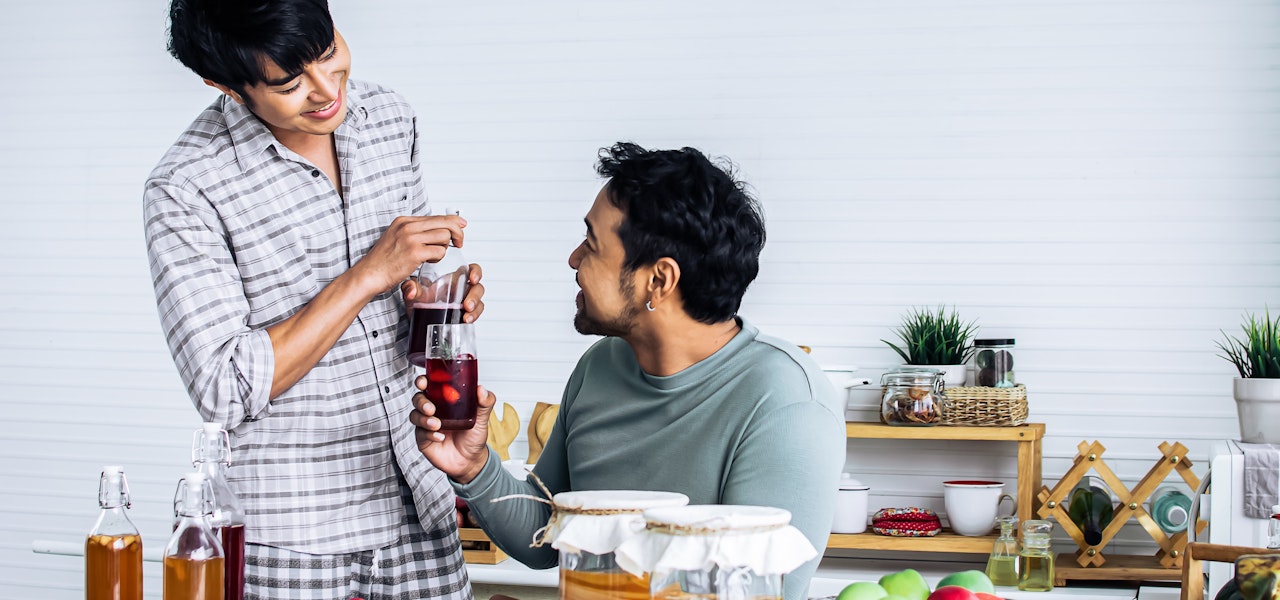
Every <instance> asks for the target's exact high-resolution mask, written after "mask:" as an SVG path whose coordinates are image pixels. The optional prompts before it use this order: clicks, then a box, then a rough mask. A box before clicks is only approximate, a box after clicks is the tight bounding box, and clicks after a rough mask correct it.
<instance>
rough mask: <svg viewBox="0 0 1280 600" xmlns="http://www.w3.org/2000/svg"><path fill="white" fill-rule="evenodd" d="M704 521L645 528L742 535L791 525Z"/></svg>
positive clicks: (691, 533)
mask: <svg viewBox="0 0 1280 600" xmlns="http://www.w3.org/2000/svg"><path fill="white" fill-rule="evenodd" d="M709 522H710V521H704V522H703V523H709ZM703 523H691V524H688V525H678V524H675V523H645V526H644V528H645V529H646V530H648V531H652V532H654V533H665V534H667V535H711V534H724V535H740V534H748V533H768V532H770V531H777V530H779V529H782V528H784V527H788V526H789V524H787V523H782V524H778V525H757V526H755V527H733V528H727V527H710V526H705V525H703Z"/></svg>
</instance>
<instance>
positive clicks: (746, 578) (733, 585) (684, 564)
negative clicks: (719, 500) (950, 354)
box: [616, 504, 818, 600]
mask: <svg viewBox="0 0 1280 600" xmlns="http://www.w3.org/2000/svg"><path fill="white" fill-rule="evenodd" d="M644 519H645V530H644V532H643V533H642V534H641V535H637V536H635V537H632V538H631V539H629V540H627V541H625V542H623V543H622V544H621V545H620V546H618V549H617V553H616V554H617V560H618V565H619V566H621V567H622V568H623V569H625V570H627V571H628V572H631V573H640V572H648V573H649V574H650V578H649V591H650V595H649V597H650V598H654V599H657V600H695V599H696V600H738V599H746V598H750V599H752V600H781V599H782V594H783V590H782V577H783V575H785V574H787V573H790V572H791V571H793V570H795V569H796V568H797V567H799V566H800V565H802V564H804V563H805V562H806V561H808V560H810V559H813V558H815V557H817V556H818V551H817V550H815V549H814V547H813V545H812V544H810V543H809V539H808V538H806V537H804V534H802V533H800V530H798V529H796V528H795V527H792V526H791V524H790V523H791V513H790V512H788V511H786V510H783V509H781V508H773V507H767V506H737V505H716V504H712V505H698V506H680V507H671V508H653V509H649V510H646V511H644Z"/></svg>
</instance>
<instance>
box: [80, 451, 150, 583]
mask: <svg viewBox="0 0 1280 600" xmlns="http://www.w3.org/2000/svg"><path fill="white" fill-rule="evenodd" d="M98 505H99V506H100V507H102V512H101V513H99V515H98V522H97V523H94V525H93V530H92V531H90V532H89V536H88V537H87V538H85V542H84V597H85V600H142V537H140V536H139V535H138V528H137V527H134V526H133V522H132V521H130V520H129V515H127V514H125V509H126V508H128V507H129V484H128V483H127V482H126V481H125V479H124V469H123V468H121V467H103V468H102V476H101V478H100V480H99V482H98Z"/></svg>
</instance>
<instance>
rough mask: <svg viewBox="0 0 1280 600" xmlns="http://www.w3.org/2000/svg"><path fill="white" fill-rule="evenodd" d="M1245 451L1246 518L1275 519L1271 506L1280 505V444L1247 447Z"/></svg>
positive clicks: (1242, 445) (1241, 446)
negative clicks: (1272, 515) (1272, 517)
mask: <svg viewBox="0 0 1280 600" xmlns="http://www.w3.org/2000/svg"><path fill="white" fill-rule="evenodd" d="M1239 444H1240V450H1242V451H1243V452H1244V515H1245V516H1246V517H1250V518H1254V519H1268V518H1271V507H1272V506H1274V505H1276V504H1280V444H1246V443H1244V442H1239Z"/></svg>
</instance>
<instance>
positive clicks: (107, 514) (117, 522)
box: [89, 506, 138, 536]
mask: <svg viewBox="0 0 1280 600" xmlns="http://www.w3.org/2000/svg"><path fill="white" fill-rule="evenodd" d="M137 534H138V528H137V527H134V525H133V521H130V520H129V514H128V513H126V512H125V510H124V507H123V506H113V507H109V508H103V509H102V512H101V513H99V514H98V522H97V523H94V525H93V530H92V531H91V532H90V533H89V535H90V536H95V535H109V536H122V535H137Z"/></svg>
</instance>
